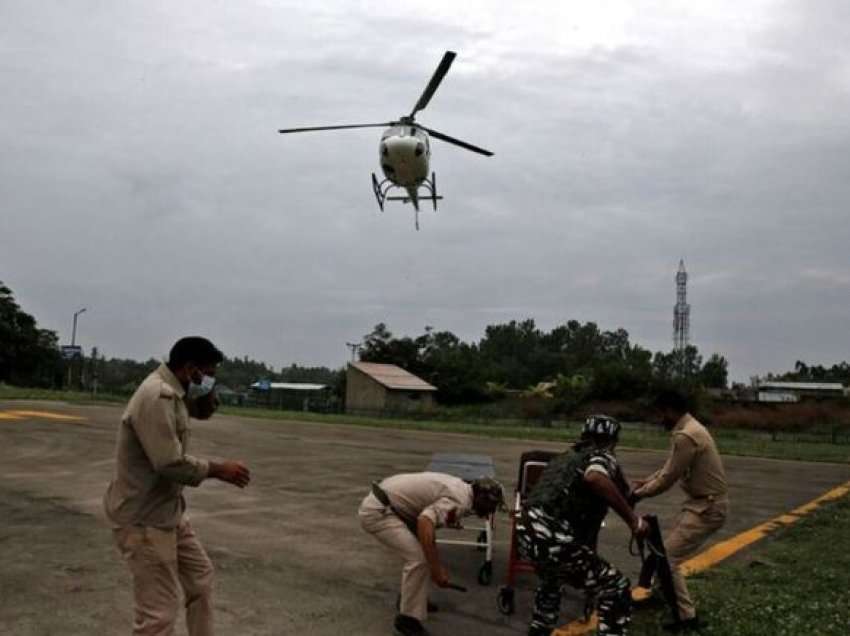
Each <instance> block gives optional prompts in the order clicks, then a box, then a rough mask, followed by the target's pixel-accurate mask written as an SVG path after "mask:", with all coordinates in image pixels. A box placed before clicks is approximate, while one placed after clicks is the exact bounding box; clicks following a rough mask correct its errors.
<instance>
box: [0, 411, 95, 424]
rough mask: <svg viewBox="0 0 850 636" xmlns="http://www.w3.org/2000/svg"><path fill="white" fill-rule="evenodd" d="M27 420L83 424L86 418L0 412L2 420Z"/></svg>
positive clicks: (52, 414)
mask: <svg viewBox="0 0 850 636" xmlns="http://www.w3.org/2000/svg"><path fill="white" fill-rule="evenodd" d="M26 418H35V419H44V420H60V421H64V422H82V421H83V420H84V419H85V418H84V417H79V416H77V415H67V414H66V413H54V412H53V411H0V420H22V419H26Z"/></svg>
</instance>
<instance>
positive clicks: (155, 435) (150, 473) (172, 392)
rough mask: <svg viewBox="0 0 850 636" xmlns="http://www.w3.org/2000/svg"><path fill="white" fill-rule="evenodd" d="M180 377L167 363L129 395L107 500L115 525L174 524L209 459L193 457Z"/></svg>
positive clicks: (206, 467) (200, 478)
mask: <svg viewBox="0 0 850 636" xmlns="http://www.w3.org/2000/svg"><path fill="white" fill-rule="evenodd" d="M185 395H186V392H185V391H184V389H183V387H182V386H181V385H180V381H179V380H178V379H177V378H176V377H175V376H174V374H173V373H172V372H171V370H170V369H169V368H168V367H167V366H166V365H164V364H162V365H160V367H159V368H158V369H157V370H156V371H154V372H153V373H151V374H150V375H149V376H148V377H147V378H145V381H144V382H142V384H141V386H139V388H138V389H137V390H136V392H135V393H134V394H133V397H132V398H130V402H129V403H128V404H127V408H126V409H125V411H124V415H123V417H122V418H121V424H120V425H119V427H118V442H117V445H116V453H115V455H116V457H115V460H116V461H115V473H114V476H113V479H112V482H111V483H110V484H109V488H108V489H107V491H106V495H105V496H104V498H103V503H104V509H105V511H106V516H107V517H109V519H110V521H112V523H113V524H114V525H115V526H116V527H122V526H154V527H157V528H163V529H170V528H175V527H177V525H178V524H179V523H180V519H181V517H182V516H183V512H184V510H185V509H186V502H185V500H184V499H183V486H184V485H188V486H197V485H199V484H200V483H201V482H202V481H203V480H204V479H206V477H207V475H208V474H209V462H207V461H205V460H202V459H197V458H195V457H192V456H191V455H188V454H187V453H186V451H187V445H188V443H189V433H190V431H189V411H188V408H187V406H186V402H185V400H184V397H185Z"/></svg>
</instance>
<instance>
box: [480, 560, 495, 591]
mask: <svg viewBox="0 0 850 636" xmlns="http://www.w3.org/2000/svg"><path fill="white" fill-rule="evenodd" d="M492 582H493V562H492V561H485V562H484V564H483V565H482V566H481V569H480V570H478V583H479V584H480V585H490V583H492Z"/></svg>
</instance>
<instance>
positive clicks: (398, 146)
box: [378, 124, 431, 189]
mask: <svg viewBox="0 0 850 636" xmlns="http://www.w3.org/2000/svg"><path fill="white" fill-rule="evenodd" d="M378 154H379V160H380V162H381V170H383V172H384V176H386V178H387V179H389V180H390V181H391V182H392V183H394V184H395V185H397V186H399V187H402V188H406V189H408V188H417V187H418V186H419V185H420V184H422V182H423V181H425V179H427V178H428V166H429V163H430V161H431V144H430V140H429V139H428V133H426V132H425V131H424V130H422V129H420V128H419V127H417V126H411V125H405V124H399V125H398V126H393V127H392V128H387V129H386V130H385V131H384V133H383V134H382V135H381V144H380V147H379V149H378Z"/></svg>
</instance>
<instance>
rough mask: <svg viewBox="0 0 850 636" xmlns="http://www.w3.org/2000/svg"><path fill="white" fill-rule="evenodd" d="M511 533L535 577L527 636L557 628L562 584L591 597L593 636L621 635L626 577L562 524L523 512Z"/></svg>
mask: <svg viewBox="0 0 850 636" xmlns="http://www.w3.org/2000/svg"><path fill="white" fill-rule="evenodd" d="M516 533H517V534H516V536H517V547H518V548H519V552H520V555H521V556H522V557H523V558H524V559H526V560H527V561H530V562H532V563H534V566H535V569H536V571H537V576H538V578H539V579H540V585H539V586H538V588H537V592H536V593H535V595H534V614H533V616H532V620H531V624H530V625H529V629H528V633H529V636H543V635H548V634H550V633H551V631H552V629H554V628H555V627H556V626H557V622H558V616H559V614H560V609H561V587H562V586H563V585H570V586H571V587H574V588H576V589H578V590H582V591H584V593H585V594H586V595H588V596H590V597H594V598H596V600H597V613H598V616H599V628H598V631H597V634H599V635H600V636H602V635H606V636H622V635H624V634H626V633H627V632H628V626H629V623H630V622H631V613H632V599H631V591H630V587H631V586H630V584H629V579H628V578H626V577H625V576H624V575H623V574H622V573H621V572H620V571H619V570H618V569H617V568H615V567H614V566H612V565H610V564H609V563H608V562H607V561H605V560H604V559H602V558H600V556H599V555H598V554H597V553H596V551H595V550H594V549H593V548H591V547H590V546H588V545H587V544H585V543H581V542H580V541H577V540H576V537H575V531H574V529H573V528H572V527H571V526H570V524H569V523H568V522H567V521H564V520H559V519H555V518H553V517H551V516H550V515H548V514H546V513H545V512H543V511H542V510H541V509H539V508H529V509H526V510H523V513H522V515H521V518H520V519H519V521H518V522H517V526H516Z"/></svg>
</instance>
